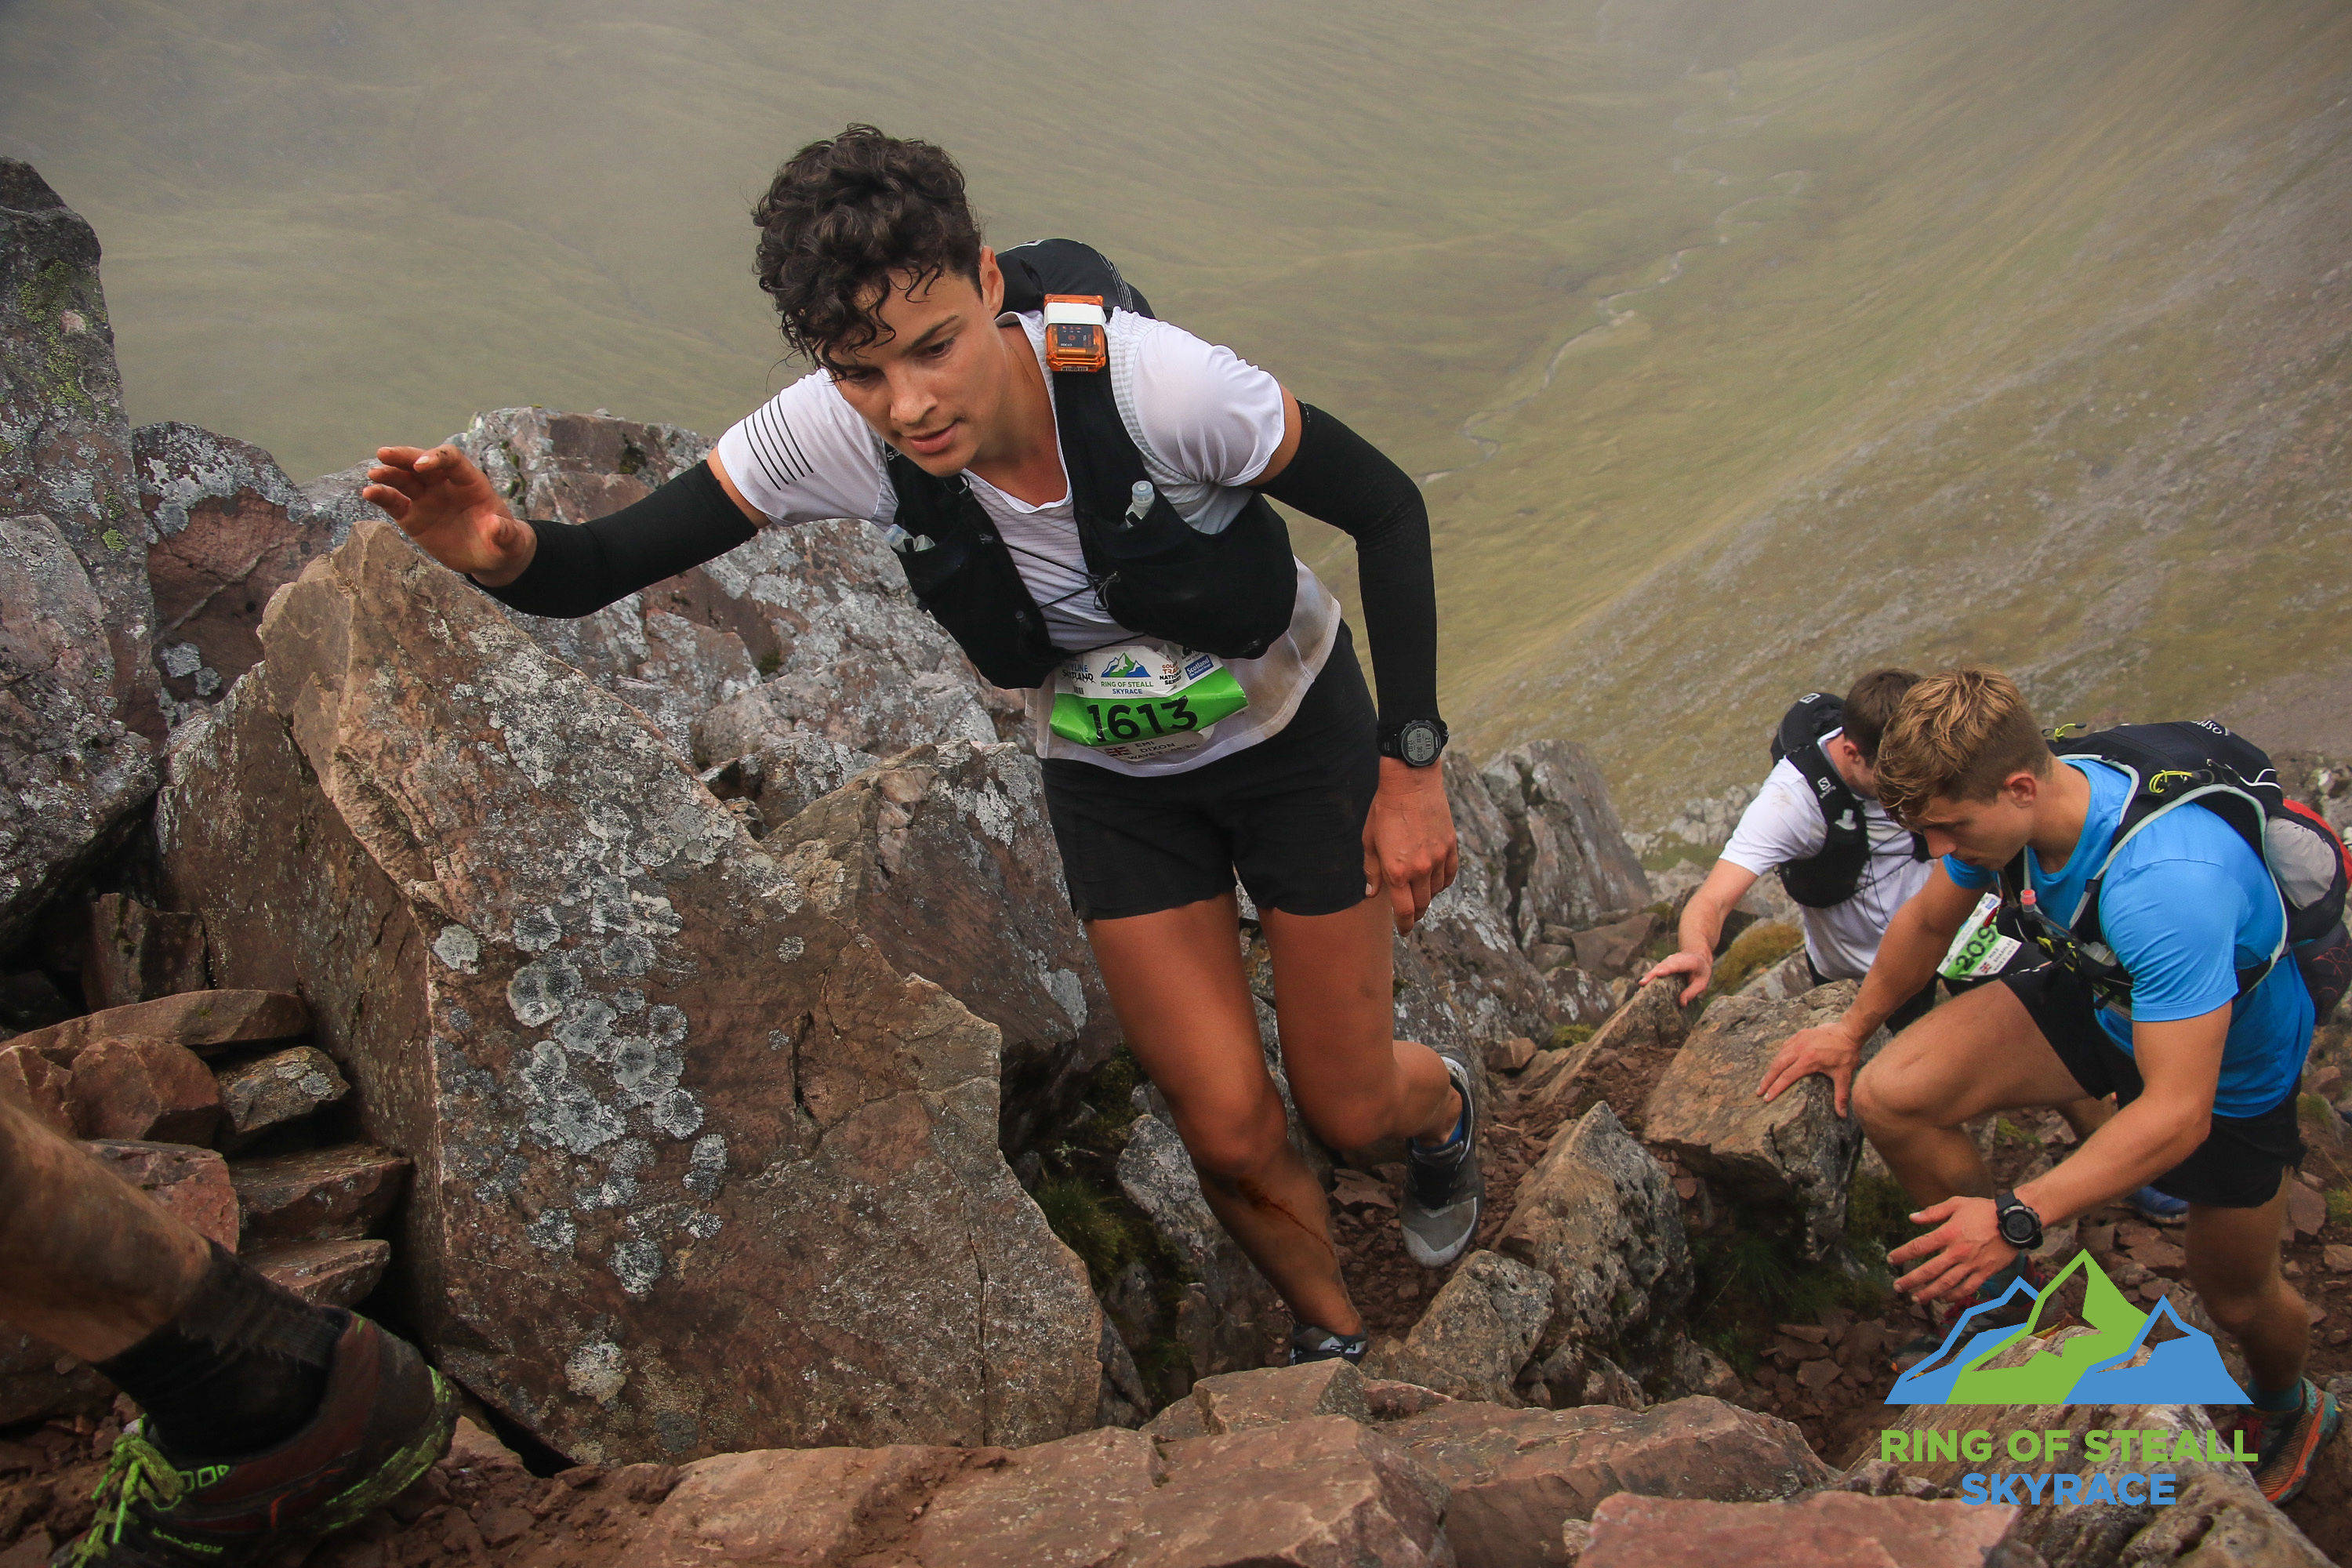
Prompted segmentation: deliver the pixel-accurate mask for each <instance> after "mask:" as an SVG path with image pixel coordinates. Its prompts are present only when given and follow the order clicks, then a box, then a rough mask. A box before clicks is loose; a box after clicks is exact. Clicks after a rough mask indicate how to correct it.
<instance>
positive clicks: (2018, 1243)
mask: <svg viewBox="0 0 2352 1568" xmlns="http://www.w3.org/2000/svg"><path fill="white" fill-rule="evenodd" d="M2041 1228H2042V1227H2041V1226H2039V1225H2037V1224H2035V1223H2034V1219H2033V1216H2032V1215H2030V1214H2028V1213H2027V1212H2026V1211H2025V1210H2023V1209H2006V1210H2004V1211H2002V1213H2001V1216H2000V1238H2001V1239H2002V1240H2003V1241H2005V1242H2007V1243H2009V1244H2010V1245H2011V1247H2023V1246H2024V1245H2025V1244H2026V1243H2027V1242H2029V1241H2032V1239H2033V1235H2034V1233H2035V1232H2036V1231H2038V1230H2040V1229H2041Z"/></svg>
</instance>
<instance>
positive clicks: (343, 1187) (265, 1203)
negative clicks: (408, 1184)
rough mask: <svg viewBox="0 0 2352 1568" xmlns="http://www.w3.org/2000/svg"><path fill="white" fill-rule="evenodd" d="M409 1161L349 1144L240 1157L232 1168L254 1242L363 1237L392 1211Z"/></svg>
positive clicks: (250, 1239) (246, 1234)
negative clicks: (264, 1158) (300, 1151)
mask: <svg viewBox="0 0 2352 1568" xmlns="http://www.w3.org/2000/svg"><path fill="white" fill-rule="evenodd" d="M408 1170H409V1163H408V1162H407V1161H406V1160H404V1159H402V1158H401V1157H400V1156H399V1155H397V1154H395V1153H394V1152H392V1151H390V1150H389V1149H377V1148H373V1147H371V1146H369V1145H366V1144H349V1145H345V1146H343V1147H341V1148H335V1149H312V1150H308V1151H305V1152H302V1153H299V1154H278V1155H275V1156H273V1157H271V1158H269V1159H267V1160H240V1161H239V1162H237V1163H236V1164H234V1165H232V1166H230V1167H229V1178H230V1180H232V1181H234V1182H235V1183H236V1200H237V1205H238V1206H239V1207H240V1208H241V1209H242V1210H243V1211H244V1215H245V1220H244V1233H243V1234H244V1237H245V1239H246V1241H247V1243H248V1244H253V1243H258V1242H269V1241H325V1240H329V1239H332V1238H337V1237H355V1236H363V1235H365V1234H366V1233H367V1232H368V1231H369V1230H370V1229H371V1228H373V1226H374V1225H375V1224H376V1222H377V1221H379V1220H381V1219H383V1217H384V1215H388V1214H390V1213H391V1212H392V1205H394V1203H397V1202H398V1201H399V1199H400V1189H401V1185H402V1184H403V1183H404V1182H405V1181H406V1180H407V1179H408Z"/></svg>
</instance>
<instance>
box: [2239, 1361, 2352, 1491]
mask: <svg viewBox="0 0 2352 1568" xmlns="http://www.w3.org/2000/svg"><path fill="white" fill-rule="evenodd" d="M2296 1392H2297V1393H2298V1394H2300V1395H2301V1398H2300V1399H2298V1400H2297V1401H2296V1404H2295V1407H2294V1409H2293V1410H2282V1411H2277V1412H2272V1411H2268V1410H2262V1409H2257V1410H2256V1411H2255V1412H2254V1415H2255V1416H2256V1417H2257V1418H2258V1419H2259V1421H2260V1423H2261V1425H2260V1426H2259V1428H2258V1430H2259V1431H2260V1433H2261V1436H2259V1437H2257V1438H2256V1439H2255V1448H2254V1451H2255V1452H2256V1453H2258V1454H2260V1455H2261V1456H2262V1458H2259V1459H2257V1460H2255V1461H2254V1484H2255V1485H2256V1486H2258V1487H2260V1488H2262V1489H2263V1496H2264V1497H2266V1498H2268V1499H2270V1500H2271V1501H2273V1502H2285V1501H2287V1500H2289V1499H2291V1498H2293V1497H2294V1495H2295V1494H2296V1493H2297V1492H2300V1491H2301V1490H2303V1484H2304V1482H2305V1481H2307V1480H2309V1479H2311V1462H2312V1460H2314V1459H2315V1458H2318V1455H2319V1450H2320V1449H2322V1448H2324V1447H2327V1441H2328V1439H2329V1438H2331V1437H2333V1436H2336V1427H2338V1426H2341V1425H2342V1424H2343V1420H2344V1413H2343V1411H2342V1410H2341V1409H2339V1408H2338V1407H2337V1406H2336V1395H2334V1394H2330V1393H2328V1392H2327V1391H2326V1390H2325V1389H2323V1388H2321V1387H2320V1386H2319V1385H2318V1384H2315V1383H2314V1382H2312V1381H2311V1379H2309V1378H2307V1377H2306V1378H2305V1379H2304V1380H2303V1386H2302V1387H2301V1388H2300V1389H2299V1390H2297V1391H2296Z"/></svg>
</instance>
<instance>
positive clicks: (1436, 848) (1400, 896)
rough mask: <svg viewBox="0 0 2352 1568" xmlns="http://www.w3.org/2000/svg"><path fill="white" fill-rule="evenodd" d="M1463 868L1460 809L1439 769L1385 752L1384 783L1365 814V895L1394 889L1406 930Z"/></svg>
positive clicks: (1392, 902)
mask: <svg viewBox="0 0 2352 1568" xmlns="http://www.w3.org/2000/svg"><path fill="white" fill-rule="evenodd" d="M1461 869H1462V858H1461V853H1460V849H1459V847H1458V845H1457V843H1456V840H1455V838H1454V811H1453V808H1452V807H1451V806H1449V805H1446V802H1445V780H1444V778H1442V777H1441V776H1439V770H1438V769H1437V768H1434V767H1429V768H1416V767H1409V766H1407V765H1406V764H1405V763H1403V762H1402V761H1400V760H1398V759H1397V758H1394V757H1382V758H1381V784H1380V788H1379V790H1378V791H1377V792H1376V793H1375V794H1374V795H1373V796H1372V809H1371V810H1370V813H1369V814H1367V815H1366V816H1365V818H1364V897H1366V898H1368V899H1369V898H1370V897H1371V896H1372V895H1373V894H1374V893H1376V892H1379V891H1380V890H1381V889H1383V888H1385V889H1388V895H1389V906H1390V908H1391V910H1393V911H1394V912H1395V915H1396V929H1397V935H1399V936H1402V935H1403V934H1404V933H1405V932H1407V931H1411V930H1412V928H1413V924H1414V922H1415V921H1419V920H1420V919H1421V917H1422V916H1423V913H1425V912H1426V911H1427V910H1428V909H1429V900H1432V899H1433V898H1435V897H1437V895H1438V894H1440V893H1442V892H1444V891H1445V889H1448V888H1450V887H1452V886H1453V885H1454V877H1455V876H1456V875H1457V874H1458V873H1459V872H1460V871H1461Z"/></svg>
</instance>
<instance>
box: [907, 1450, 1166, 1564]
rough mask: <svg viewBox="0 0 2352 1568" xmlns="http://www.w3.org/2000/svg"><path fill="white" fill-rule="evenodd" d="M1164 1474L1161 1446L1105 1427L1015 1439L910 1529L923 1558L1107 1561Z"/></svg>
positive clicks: (1122, 1542)
mask: <svg viewBox="0 0 2352 1568" xmlns="http://www.w3.org/2000/svg"><path fill="white" fill-rule="evenodd" d="M1167 1480H1168V1466H1167V1464H1166V1463H1165V1462H1164V1461H1163V1460H1162V1459H1161V1458H1160V1453H1159V1446H1158V1445H1157V1444H1155V1443H1153V1442H1152V1441H1151V1439H1150V1438H1149V1437H1146V1436H1143V1435H1142V1434H1140V1433H1137V1432H1122V1431H1119V1430H1118V1429H1117V1428H1115V1427H1114V1428H1107V1429H1104V1430H1100V1431H1095V1432H1084V1433H1080V1434H1079V1435H1078V1436H1075V1437H1065V1438H1063V1439H1062V1440H1061V1441H1060V1442H1058V1443H1046V1444H1043V1445H1040V1446H1039V1447H1034V1448H1018V1449H1015V1450H1013V1452H1011V1453H1009V1454H1007V1455H1005V1456H1004V1459H1003V1463H1002V1464H997V1465H986V1466H982V1467H979V1468H974V1469H973V1470H971V1472H969V1473H968V1474H967V1475H966V1476H964V1477H963V1478H962V1479H961V1480H960V1482H959V1484H957V1485H955V1486H953V1487H950V1488H949V1489H947V1490H945V1491H943V1492H941V1493H940V1494H939V1496H938V1497H937V1498H936V1499H935V1500H933V1501H932V1503H931V1505H930V1506H929V1508H927V1509H925V1510H923V1517H922V1520H921V1521H920V1522H919V1524H918V1526H917V1527H916V1529H915V1531H914V1532H913V1541H912V1542H911V1545H912V1547H913V1551H914V1555H915V1558H916V1560H917V1561H918V1562H919V1563H922V1564H923V1568H1031V1565H1032V1564H1036V1563H1068V1564H1074V1565H1076V1564H1087V1563H1106V1564H1108V1563H1115V1562H1118V1561H1119V1560H1120V1558H1119V1553H1120V1552H1121V1550H1122V1549H1123V1548H1124V1547H1125V1546H1126V1544H1127V1542H1128V1541H1129V1538H1130V1537H1132V1536H1133V1535H1134V1534H1135V1533H1136V1530H1137V1526H1138V1525H1139V1522H1140V1521H1141V1518H1142V1515H1143V1512H1144V1510H1145V1509H1146V1508H1148V1507H1149V1506H1150V1502H1151V1500H1152V1495H1153V1493H1154V1492H1155V1491H1156V1490H1157V1489H1159V1488H1160V1487H1161V1486H1164V1485H1165V1484H1166V1483H1167Z"/></svg>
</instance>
